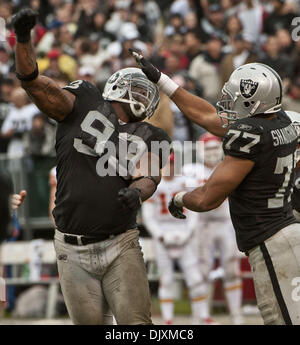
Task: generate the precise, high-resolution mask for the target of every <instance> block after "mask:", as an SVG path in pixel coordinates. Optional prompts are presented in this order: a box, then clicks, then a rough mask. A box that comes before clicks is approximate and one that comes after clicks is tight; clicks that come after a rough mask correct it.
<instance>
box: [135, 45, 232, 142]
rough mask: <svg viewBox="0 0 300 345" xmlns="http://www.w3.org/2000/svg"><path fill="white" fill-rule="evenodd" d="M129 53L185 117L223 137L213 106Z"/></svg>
mask: <svg viewBox="0 0 300 345" xmlns="http://www.w3.org/2000/svg"><path fill="white" fill-rule="evenodd" d="M130 53H131V54H132V55H133V57H134V58H135V59H136V61H137V63H138V64H139V66H140V67H141V69H142V71H143V72H144V73H145V74H146V76H147V77H148V78H149V80H151V81H152V82H153V83H156V84H157V85H158V87H159V88H160V90H161V91H163V92H164V93H165V94H166V95H167V96H169V97H170V98H171V100H172V101H173V102H174V103H175V104H176V105H177V107H178V108H179V109H180V110H181V111H182V113H183V114H184V115H185V116H186V117H188V118H189V119H190V120H191V121H193V122H194V123H196V124H198V125H199V126H201V127H203V128H205V129H206V130H207V131H209V132H211V133H213V134H214V135H217V136H219V137H222V136H224V135H225V133H226V131H227V129H225V128H223V127H222V123H221V120H220V118H219V116H218V114H217V111H216V108H215V107H214V106H212V105H211V104H210V103H209V102H207V101H206V100H205V99H203V98H200V97H198V96H195V95H193V94H192V93H190V92H188V91H186V90H184V89H183V88H182V87H180V86H179V85H177V84H176V83H175V82H174V81H173V80H171V79H170V78H169V77H168V76H167V75H165V74H164V73H162V72H160V71H159V70H158V69H157V68H156V67H154V66H153V65H152V64H151V63H150V62H149V61H148V60H147V59H146V58H144V57H143V56H142V55H141V54H139V53H138V52H137V51H135V50H133V49H130Z"/></svg>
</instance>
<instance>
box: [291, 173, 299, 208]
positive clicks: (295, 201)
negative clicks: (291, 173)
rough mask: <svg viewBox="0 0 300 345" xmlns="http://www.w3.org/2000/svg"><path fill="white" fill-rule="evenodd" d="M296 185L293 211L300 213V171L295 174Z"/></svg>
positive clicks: (293, 195)
mask: <svg viewBox="0 0 300 345" xmlns="http://www.w3.org/2000/svg"><path fill="white" fill-rule="evenodd" d="M295 175H296V176H295V183H294V189H293V193H292V205H293V209H295V210H296V211H298V212H300V169H298V170H297V172H296V174H295Z"/></svg>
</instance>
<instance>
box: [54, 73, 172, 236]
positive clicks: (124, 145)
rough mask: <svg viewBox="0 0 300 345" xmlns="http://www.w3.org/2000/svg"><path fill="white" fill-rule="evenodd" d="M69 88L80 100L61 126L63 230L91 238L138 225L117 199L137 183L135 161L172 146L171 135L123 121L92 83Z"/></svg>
mask: <svg viewBox="0 0 300 345" xmlns="http://www.w3.org/2000/svg"><path fill="white" fill-rule="evenodd" d="M65 89H66V90H68V91H70V92H72V93H73V94H74V95H75V96H76V98H75V104H74V108H73V111H72V112H71V114H70V115H68V116H67V118H66V119H65V120H64V121H62V122H59V123H58V127H57V134H56V152H57V192H56V206H55V209H54V211H53V215H54V218H55V223H56V225H57V228H58V229H59V230H60V231H62V232H65V233H71V234H80V235H89V236H97V234H99V233H101V234H114V233H119V232H123V231H125V230H127V229H129V228H132V227H134V226H136V212H124V211H123V210H122V205H121V204H120V203H119V201H118V200H117V195H118V192H119V190H120V189H121V188H124V187H128V186H129V185H130V183H131V177H130V173H128V171H129V172H130V167H129V164H130V163H132V162H134V160H135V158H136V157H139V156H140V155H141V153H142V152H147V151H150V148H151V143H152V142H153V141H155V142H167V143H168V144H169V143H170V138H169V137H168V135H167V134H166V133H165V132H164V131H163V130H162V129H160V128H157V127H154V126H152V125H150V124H148V123H145V122H131V123H120V122H119V120H118V117H117V115H116V113H115V111H114V109H113V107H112V105H111V103H110V102H108V101H105V100H103V98H102V96H101V94H100V93H99V91H98V89H97V88H96V87H95V86H94V85H92V84H90V83H88V82H86V81H82V80H77V81H74V82H72V83H71V84H70V85H68V86H66V87H65ZM164 163H165V162H162V161H161V165H163V164H164ZM132 164H133V163H132Z"/></svg>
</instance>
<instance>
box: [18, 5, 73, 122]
mask: <svg viewBox="0 0 300 345" xmlns="http://www.w3.org/2000/svg"><path fill="white" fill-rule="evenodd" d="M36 18H37V13H36V12H34V11H32V10H31V9H23V10H21V11H20V12H18V13H17V14H16V15H15V16H14V17H13V20H12V23H13V26H14V29H15V32H16V36H17V42H16V47H15V59H16V72H17V78H18V79H20V80H21V84H22V87H23V88H24V89H25V91H26V92H27V94H28V96H29V97H30V98H31V99H32V101H33V103H35V104H36V105H37V107H38V108H39V109H40V110H41V111H42V112H43V113H44V114H46V115H47V116H49V117H51V118H53V119H55V120H57V121H62V120H63V119H64V118H65V117H66V116H67V115H69V114H70V113H71V111H72V109H73V105H74V101H75V96H74V95H73V94H71V93H70V92H68V91H67V90H63V89H61V88H60V87H59V85H58V84H57V83H56V82H54V81H53V80H52V79H50V78H47V77H45V76H41V75H39V72H38V67H37V63H36V57H35V52H34V49H33V47H32V44H31V40H30V32H31V29H32V28H33V27H34V26H35V24H36Z"/></svg>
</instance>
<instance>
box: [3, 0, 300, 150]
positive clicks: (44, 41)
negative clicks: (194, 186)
mask: <svg viewBox="0 0 300 345" xmlns="http://www.w3.org/2000/svg"><path fill="white" fill-rule="evenodd" d="M0 4H1V6H0V17H2V18H3V19H4V20H5V23H6V26H7V28H6V29H7V30H6V36H7V39H6V42H4V41H2V42H1V44H0V127H1V134H0V153H7V154H8V155H10V156H11V155H13V156H15V155H22V154H28V155H35V156H44V155H53V154H54V132H55V124H54V123H51V122H49V121H48V120H47V119H46V118H45V117H44V116H43V114H40V113H39V111H38V109H37V108H36V107H35V105H32V104H31V103H30V101H29V100H28V98H27V96H26V94H25V92H24V91H23V90H22V89H21V88H20V87H19V82H18V81H17V80H16V78H15V75H14V59H13V47H14V44H15V35H14V32H13V30H12V28H11V25H10V22H11V17H12V15H13V14H14V13H15V12H16V11H18V10H19V9H20V8H22V7H24V6H30V7H31V8H33V9H35V10H37V11H38V12H39V24H38V25H37V26H36V28H35V30H34V37H33V42H34V45H35V48H36V52H37V54H38V65H39V70H40V72H41V73H42V74H44V75H47V76H49V77H51V78H54V79H55V80H56V81H57V82H59V83H60V84H61V85H62V86H63V85H65V84H67V83H69V82H70V81H72V80H76V79H87V80H89V81H91V82H93V83H95V84H96V85H97V86H98V88H99V89H100V90H102V88H103V86H104V84H105V81H106V80H107V78H108V76H110V75H111V74H112V73H113V72H115V71H116V70H118V69H120V68H124V67H128V66H135V61H134V60H133V58H132V57H131V56H130V55H129V53H128V48H130V47H135V48H138V49H140V50H141V51H142V52H143V54H144V55H145V56H147V57H150V59H151V62H152V63H154V64H155V65H156V66H157V67H158V68H160V69H161V70H162V71H163V72H165V73H167V74H168V75H170V76H172V77H173V78H174V79H175V80H176V82H177V83H179V84H180V85H182V86H184V87H185V88H186V89H188V90H189V91H193V92H194V93H196V94H197V95H200V96H201V95H202V96H204V97H205V98H206V99H208V100H209V101H210V102H212V103H215V102H216V100H217V98H218V95H219V94H220V88H221V86H222V85H223V84H224V82H225V81H226V80H227V79H228V77H229V75H230V74H231V72H232V71H233V70H234V69H235V68H237V67H238V66H240V65H242V64H245V63H248V62H253V61H261V62H263V63H266V64H268V65H269V66H271V67H273V68H274V69H275V70H276V71H277V72H278V73H279V74H280V76H281V77H282V79H283V81H284V86H285V99H284V103H283V105H284V107H285V108H287V109H289V110H295V111H297V110H298V108H299V104H300V70H299V68H300V67H299V66H300V64H299V62H300V41H299V40H298V41H295V40H293V39H292V36H291V32H292V30H293V29H294V27H293V26H292V20H293V18H294V17H297V16H298V15H299V13H300V12H299V11H300V2H299V1H297V0H274V1H273V0H261V1H258V0H244V1H237V0H220V1H215V0H173V1H172V0H160V1H158V0H157V1H155V0H101V1H97V0H77V1H76V0H49V1H43V0H31V1H26V0H14V1H5V0H1V1H0ZM151 122H153V123H154V124H155V125H159V126H160V127H162V128H163V129H165V130H166V131H167V133H168V134H169V135H170V137H171V138H172V139H173V140H179V141H185V140H195V139H197V138H198V136H199V134H201V132H202V131H201V128H199V127H196V126H194V125H193V124H192V123H191V122H190V121H189V120H188V119H187V118H185V117H184V116H183V114H182V113H181V112H180V111H179V110H178V108H177V107H176V106H175V105H174V104H172V103H170V102H169V100H167V99H166V98H165V97H164V96H163V95H162V100H161V104H160V107H159V109H158V111H157V113H156V115H155V116H154V117H153V118H152V119H151Z"/></svg>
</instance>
